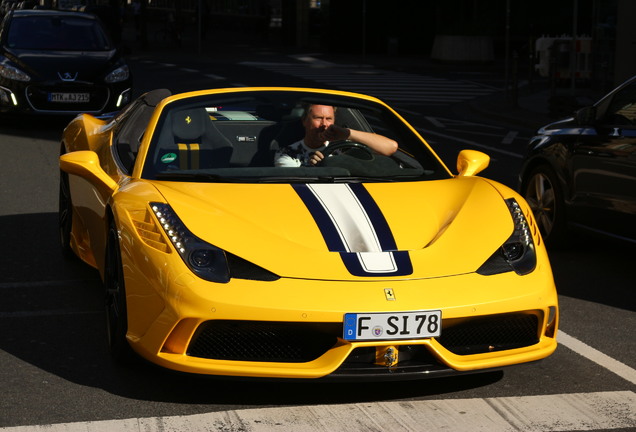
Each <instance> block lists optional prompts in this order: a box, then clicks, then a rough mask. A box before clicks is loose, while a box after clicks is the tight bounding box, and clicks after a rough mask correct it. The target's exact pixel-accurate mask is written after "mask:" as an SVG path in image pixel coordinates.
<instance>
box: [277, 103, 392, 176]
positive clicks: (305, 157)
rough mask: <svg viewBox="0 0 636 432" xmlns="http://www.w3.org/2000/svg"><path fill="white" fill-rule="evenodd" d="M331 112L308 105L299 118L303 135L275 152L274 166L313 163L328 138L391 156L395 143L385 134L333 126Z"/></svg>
mask: <svg viewBox="0 0 636 432" xmlns="http://www.w3.org/2000/svg"><path fill="white" fill-rule="evenodd" d="M335 113H336V109H335V107H333V106H329V105H314V104H311V105H308V106H307V107H306V108H305V111H304V113H303V116H302V118H301V121H302V124H303V127H304V128H305V137H304V138H303V139H301V140H300V141H297V142H295V143H293V144H291V145H289V146H287V147H284V148H282V149H280V150H279V151H278V152H276V156H275V157H274V165H275V166H277V167H299V166H314V165H316V164H317V163H319V162H320V161H321V160H322V159H323V158H324V156H323V154H322V153H321V151H323V150H324V149H325V148H326V147H327V146H328V145H329V141H337V140H350V141H354V142H358V143H360V144H364V145H366V146H367V147H369V148H371V149H372V150H374V151H375V152H376V153H379V154H381V155H385V156H391V155H392V154H393V153H395V151H396V150H397V148H398V145H397V143H396V142H395V141H393V140H392V139H389V138H387V137H385V136H382V135H379V134H375V133H369V132H362V131H358V130H355V129H348V128H343V127H340V126H336V125H335V124H334V120H335Z"/></svg>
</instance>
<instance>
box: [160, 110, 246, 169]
mask: <svg viewBox="0 0 636 432" xmlns="http://www.w3.org/2000/svg"><path fill="white" fill-rule="evenodd" d="M171 121H172V135H173V137H174V143H175V145H176V147H177V148H176V150H177V159H178V165H179V169H182V170H184V169H205V168H222V167H227V166H229V163H230V158H231V157H232V152H233V147H232V144H231V143H230V141H229V140H228V139H227V138H226V137H225V136H223V135H222V134H221V133H220V132H219V131H218V130H217V128H216V127H215V126H214V122H212V121H211V120H210V115H209V114H208V112H207V111H206V110H205V108H194V109H185V110H180V111H176V112H173V113H172V120H171Z"/></svg>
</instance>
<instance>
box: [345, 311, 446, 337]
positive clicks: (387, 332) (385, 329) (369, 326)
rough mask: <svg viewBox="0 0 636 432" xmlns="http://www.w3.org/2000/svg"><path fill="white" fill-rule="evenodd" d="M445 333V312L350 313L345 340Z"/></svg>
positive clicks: (434, 335)
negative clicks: (443, 329) (443, 325)
mask: <svg viewBox="0 0 636 432" xmlns="http://www.w3.org/2000/svg"><path fill="white" fill-rule="evenodd" d="M441 334H442V311H440V310H423V311H414V312H391V313H347V314H345V316H344V339H345V340H393V339H424V338H431V337H436V336H439V335H441Z"/></svg>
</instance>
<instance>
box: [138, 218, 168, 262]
mask: <svg viewBox="0 0 636 432" xmlns="http://www.w3.org/2000/svg"><path fill="white" fill-rule="evenodd" d="M130 217H131V219H132V221H133V224H134V226H135V228H136V230H137V234H138V235H139V237H141V239H142V240H143V241H144V243H146V244H147V245H148V246H150V247H152V248H154V249H157V250H158V251H161V252H165V253H170V247H169V246H168V244H167V243H166V242H165V240H164V238H163V235H162V234H161V232H160V231H159V227H158V226H157V225H156V224H155V218H154V217H152V215H151V213H150V212H149V211H139V212H131V213H130Z"/></svg>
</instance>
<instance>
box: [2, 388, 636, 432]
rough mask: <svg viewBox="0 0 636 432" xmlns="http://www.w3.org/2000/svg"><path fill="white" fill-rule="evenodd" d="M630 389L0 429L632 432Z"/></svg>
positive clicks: (634, 402) (635, 396)
mask: <svg viewBox="0 0 636 432" xmlns="http://www.w3.org/2000/svg"><path fill="white" fill-rule="evenodd" d="M634 407H636V393H634V392H631V391H620V392H598V393H573V394H557V395H544V396H522V397H500V398H486V399H447V400H427V401H391V402H374V403H369V402H364V403H355V404H339V405H317V406H291V407H280V408H254V409H245V410H231V411H219V412H212V413H206V414H195V415H189V416H174V417H151V418H136V419H124V420H107V421H96V422H81V423H80V422H78V423H63V424H53V425H29V426H18V427H8V428H0V431H4V432H27V431H28V432H40V431H41V432H45V431H46V432H110V431H118V432H155V431H157V432H158V431H180V432H186V431H196V432H199V431H242V432H250V431H251V432H266V431H272V430H275V431H279V432H287V431H289V432H292V431H293V432H297V431H336V430H337V431H341V432H349V431H351V432H359V431H378V430H382V431H384V430H391V431H439V430H443V431H445V432H464V431H471V432H474V431H488V432H517V431H524V432H556V431H573V430H576V431H594V430H597V431H601V430H603V431H607V430H611V429H619V428H622V429H625V428H631V427H636V410H635V408H634Z"/></svg>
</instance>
